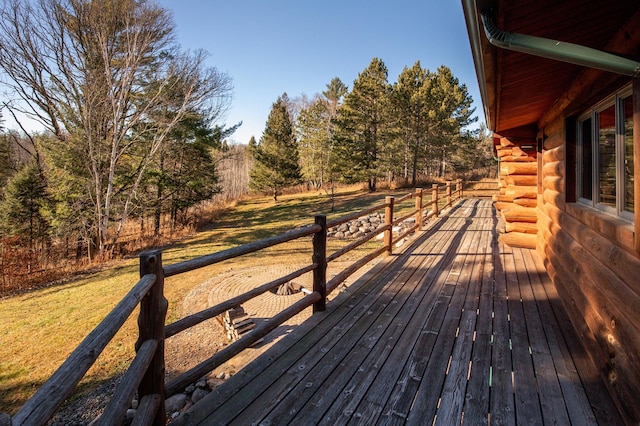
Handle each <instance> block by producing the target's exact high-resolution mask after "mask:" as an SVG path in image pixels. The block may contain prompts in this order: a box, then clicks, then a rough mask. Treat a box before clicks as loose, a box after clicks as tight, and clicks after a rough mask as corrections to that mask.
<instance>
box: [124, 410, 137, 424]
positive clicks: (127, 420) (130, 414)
mask: <svg viewBox="0 0 640 426" xmlns="http://www.w3.org/2000/svg"><path fill="white" fill-rule="evenodd" d="M135 416H136V410H135V409H133V408H129V409H128V410H127V412H126V413H125V415H124V422H125V423H127V424H129V423H131V422H132V421H133V418H134V417H135Z"/></svg>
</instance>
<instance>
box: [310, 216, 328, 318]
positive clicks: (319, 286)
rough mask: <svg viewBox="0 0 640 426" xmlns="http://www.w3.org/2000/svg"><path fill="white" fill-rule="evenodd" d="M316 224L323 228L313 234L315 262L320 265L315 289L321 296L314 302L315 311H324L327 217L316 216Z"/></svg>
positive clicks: (314, 283) (314, 278)
mask: <svg viewBox="0 0 640 426" xmlns="http://www.w3.org/2000/svg"><path fill="white" fill-rule="evenodd" d="M315 223H316V225H320V227H321V228H322V229H321V230H320V231H318V232H316V233H315V234H313V259H312V261H313V263H315V264H317V265H318V266H317V267H316V269H314V270H313V291H317V292H318V293H319V294H320V296H321V298H320V300H319V301H317V302H316V303H314V304H313V313H316V312H322V311H324V310H325V309H326V308H327V217H326V216H324V215H318V216H316V217H315Z"/></svg>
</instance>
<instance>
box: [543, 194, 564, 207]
mask: <svg viewBox="0 0 640 426" xmlns="http://www.w3.org/2000/svg"><path fill="white" fill-rule="evenodd" d="M542 198H543V199H544V202H545V203H547V204H552V205H554V206H556V207H557V208H559V209H560V210H564V209H565V206H566V204H567V203H566V201H565V194H564V192H557V191H551V190H549V189H548V190H546V191H544V192H543V193H542Z"/></svg>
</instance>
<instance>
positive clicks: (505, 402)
mask: <svg viewBox="0 0 640 426" xmlns="http://www.w3.org/2000/svg"><path fill="white" fill-rule="evenodd" d="M496 221H497V219H496V216H495V211H494V209H493V207H492V205H491V202H490V201H488V200H473V199H471V200H465V201H464V202H463V203H462V204H460V205H458V206H457V207H456V208H454V209H452V210H451V211H450V212H449V214H448V215H447V216H446V217H443V218H441V219H439V222H437V223H436V225H434V226H432V229H431V230H429V231H428V232H427V233H425V234H424V235H423V236H421V237H420V238H417V239H416V240H415V241H414V242H413V243H412V244H411V245H410V246H409V247H408V248H407V250H406V251H404V252H402V253H400V254H398V255H394V256H391V257H389V258H387V259H385V260H383V261H382V263H381V264H380V267H377V268H374V269H373V270H372V271H370V272H368V273H367V274H365V275H364V276H363V278H362V279H361V280H359V281H358V282H357V283H354V284H353V285H352V286H351V288H350V289H349V290H348V291H347V292H345V293H343V294H340V295H339V296H338V297H336V299H334V300H333V301H332V302H331V303H330V304H329V309H328V310H327V311H326V312H324V313H318V314H316V315H314V316H313V317H312V318H311V319H309V320H308V321H305V323H303V324H302V325H301V326H300V327H298V328H296V329H295V330H293V331H292V332H291V333H289V334H288V335H287V336H285V337H284V338H283V339H282V340H281V341H280V342H278V343H277V344H276V345H274V346H273V347H272V348H271V349H269V350H268V351H267V352H266V353H265V354H263V355H262V356H260V357H259V358H258V359H257V360H255V361H254V362H252V363H251V364H249V365H248V366H247V367H246V368H245V369H243V370H242V371H241V372H239V373H238V374H236V375H235V376H234V377H232V378H231V379H229V380H228V381H227V382H225V384H223V385H222V386H220V387H219V388H218V389H216V390H214V391H213V392H212V393H211V394H210V395H208V396H207V397H205V398H204V399H203V400H201V401H200V402H199V403H197V404H196V405H195V406H193V407H192V408H191V409H189V410H188V412H187V413H185V414H184V415H183V416H181V417H180V418H178V419H176V420H175V421H174V422H175V424H177V425H181V424H189V425H190V424H199V423H200V424H252V423H253V424H259V423H261V424H278V425H280V424H292V425H298V424H305V425H306V424H327V425H329V424H330V425H336V424H367V425H368V424H385V425H388V424H420V425H422V424H429V423H432V422H433V421H434V419H435V422H436V423H438V424H460V423H461V422H462V423H464V424H472V425H477V424H489V423H494V424H517V423H519V424H535V423H543V422H544V423H556V424H575V425H582V424H598V423H600V424H620V423H621V422H620V417H619V415H618V413H617V412H615V407H613V405H612V403H611V400H610V399H608V398H607V395H606V391H605V390H604V387H603V385H602V383H599V382H598V381H597V380H593V379H594V376H597V372H594V371H592V372H591V375H589V372H588V371H587V372H585V371H584V370H585V369H586V368H587V366H588V365H589V360H588V357H585V356H584V354H583V353H581V352H580V349H578V351H577V353H576V351H575V350H574V347H577V346H575V345H576V344H577V343H579V340H578V338H577V336H576V335H575V332H573V334H570V333H571V332H572V327H571V324H570V323H568V322H567V321H566V312H564V310H563V307H562V303H561V302H560V301H559V299H558V298H557V292H555V288H554V287H553V284H552V283H551V282H550V280H549V278H548V276H547V275H546V273H545V271H544V268H543V267H542V266H541V263H540V260H539V259H537V256H536V254H535V252H532V251H531V250H525V249H510V248H508V247H506V246H503V245H499V244H498V242H497V232H496ZM563 321H564V323H563ZM567 333H569V335H568V337H565V334H567ZM576 365H578V367H576ZM592 370H594V369H593V368H592ZM592 406H593V407H592Z"/></svg>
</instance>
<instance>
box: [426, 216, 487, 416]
mask: <svg viewBox="0 0 640 426" xmlns="http://www.w3.org/2000/svg"><path fill="white" fill-rule="evenodd" d="M477 217H478V219H476V220H474V223H473V225H474V228H477V230H478V233H479V235H477V238H478V245H477V246H473V247H472V249H473V250H471V251H470V252H469V253H468V257H469V260H471V262H472V267H473V270H472V272H471V276H470V277H469V278H470V280H469V283H468V289H467V297H466V299H465V303H464V308H463V312H462V315H461V320H460V324H459V326H458V331H457V334H456V342H455V345H454V348H453V353H452V354H451V363H450V366H449V371H448V372H447V378H446V380H445V383H444V387H443V390H442V396H441V399H440V403H439V407H438V411H437V414H436V424H437V425H452V424H460V423H461V421H462V418H463V407H464V403H465V400H466V397H465V396H466V392H467V386H468V381H469V376H470V373H471V371H470V370H471V356H472V350H473V344H474V340H475V339H474V336H475V331H476V323H477V319H478V311H479V308H480V306H479V304H480V289H481V286H482V276H483V273H484V266H485V264H484V252H485V251H486V247H487V245H488V244H489V239H490V238H489V237H490V235H491V229H490V226H491V222H490V221H488V220H486V219H484V218H483V217H482V216H480V215H478V216H477ZM472 229H473V228H472Z"/></svg>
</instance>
